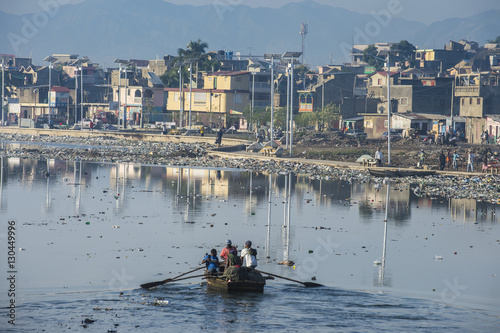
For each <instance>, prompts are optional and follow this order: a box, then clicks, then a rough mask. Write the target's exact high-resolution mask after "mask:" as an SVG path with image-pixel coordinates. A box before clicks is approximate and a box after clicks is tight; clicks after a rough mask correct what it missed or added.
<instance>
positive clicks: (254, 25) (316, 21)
mask: <svg viewBox="0 0 500 333" xmlns="http://www.w3.org/2000/svg"><path fill="white" fill-rule="evenodd" d="M220 3H225V2H220ZM495 17H496V18H498V17H500V10H491V11H488V12H484V13H481V14H478V15H474V16H471V17H468V18H463V19H462V18H459V19H447V20H443V21H440V22H436V23H433V24H431V25H428V26H427V25H424V24H423V23H419V22H415V21H408V20H404V19H399V18H388V17H384V16H383V15H382V16H376V15H375V16H374V15H362V14H358V13H355V12H352V11H349V10H346V9H342V8H334V7H331V6H327V5H321V4H317V3H311V2H299V3H291V4H288V5H286V6H283V7H281V8H251V7H248V6H245V5H237V6H224V5H218V2H215V3H214V5H211V6H189V5H174V4H171V3H167V2H164V1H162V0H149V1H147V2H138V1H134V0H108V1H101V0H87V1H84V2H82V3H79V4H76V5H65V6H61V7H58V8H52V9H50V10H48V11H45V12H41V13H37V14H33V15H31V14H30V15H23V16H18V15H11V14H6V13H4V12H0V22H2V31H3V33H2V34H1V36H0V45H2V46H3V47H2V49H1V50H0V53H6V54H16V55H18V56H26V57H27V56H30V54H31V55H32V57H33V59H34V61H35V62H36V63H38V64H43V61H42V59H43V58H44V57H46V56H47V55H49V54H52V53H72V54H79V55H80V56H83V55H87V56H88V57H89V58H90V59H91V60H92V61H94V62H99V63H100V64H101V65H103V66H114V64H113V63H112V61H113V59H115V58H135V59H154V58H156V56H157V55H158V56H159V57H162V56H163V54H166V53H167V54H176V50H177V49H178V48H180V47H182V48H184V47H185V46H186V44H187V43H188V42H189V41H190V40H197V39H198V38H200V39H202V40H203V41H206V42H207V43H208V44H209V50H217V49H229V50H233V51H235V52H241V54H244V55H245V54H249V53H250V52H251V54H254V55H257V54H263V53H264V52H266V53H270V52H272V53H282V52H284V51H301V36H300V35H299V31H300V23H302V22H307V23H308V24H309V34H308V35H307V37H306V52H305V59H306V62H307V63H310V64H312V65H322V64H327V63H329V59H330V54H332V57H333V58H334V62H335V63H341V62H345V61H347V60H348V52H349V49H350V47H351V46H352V44H353V42H354V43H375V42H398V41H400V40H402V39H406V40H408V41H410V42H411V43H412V44H414V45H417V46H419V47H420V48H423V47H425V48H432V47H435V48H442V47H443V45H444V44H446V43H447V42H448V41H449V40H450V39H453V40H459V39H463V38H469V39H470V40H474V41H477V42H478V43H480V44H483V43H485V42H486V40H488V39H491V38H495V37H496V36H497V35H500V20H498V19H495Z"/></svg>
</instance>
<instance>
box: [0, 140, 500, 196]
mask: <svg viewBox="0 0 500 333" xmlns="http://www.w3.org/2000/svg"><path fill="white" fill-rule="evenodd" d="M0 141H1V142H2V143H3V144H2V146H1V150H0V155H1V156H3V157H21V158H27V159H39V160H46V159H61V160H80V159H81V160H85V161H91V162H109V163H113V162H119V163H121V162H124V163H140V164H148V165H165V166H180V167H182V166H185V167H199V168H221V169H239V170H249V171H259V172H268V173H277V174H283V173H289V172H291V173H294V174H301V175H307V176H309V177H311V178H314V179H341V180H344V181H348V182H352V181H361V182H374V183H377V182H381V181H383V179H381V178H375V177H372V176H370V175H369V173H368V172H367V171H365V170H352V169H349V168H336V167H333V166H328V165H320V164H310V163H299V162H294V161H290V160H287V159H283V160H280V159H267V160H261V159H253V158H222V157H214V156H211V155H208V154H207V152H208V150H210V149H212V148H214V147H215V146H214V145H212V144H207V143H160V142H144V141H133V140H123V139H114V138H106V137H104V136H102V137H92V138H78V137H76V138H75V137H52V136H32V135H21V134H1V135H0ZM5 143H9V145H5ZM26 143H32V144H29V145H28V144H26ZM36 143H39V144H36ZM330 149H331V148H330ZM392 182H393V183H401V184H408V185H409V186H410V188H411V190H412V191H413V192H414V193H415V194H416V195H418V196H421V197H443V198H467V199H476V200H479V201H487V202H491V203H498V204H500V200H499V198H500V176H498V175H486V174H485V175H481V176H478V175H474V176H470V175H467V174H461V175H453V176H450V175H434V176H426V177H404V178H397V179H394V180H392Z"/></svg>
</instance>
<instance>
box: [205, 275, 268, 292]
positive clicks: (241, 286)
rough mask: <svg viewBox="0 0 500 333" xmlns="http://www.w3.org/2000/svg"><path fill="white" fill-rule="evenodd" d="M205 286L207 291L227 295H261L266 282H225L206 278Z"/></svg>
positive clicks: (215, 278)
mask: <svg viewBox="0 0 500 333" xmlns="http://www.w3.org/2000/svg"><path fill="white" fill-rule="evenodd" d="M206 280H207V286H208V289H209V290H215V291H222V292H227V293H234V292H251V293H263V292H264V286H265V285H266V282H265V281H264V282H258V281H250V280H240V281H227V280H225V279H224V278H221V277H218V276H210V275H207V276H206Z"/></svg>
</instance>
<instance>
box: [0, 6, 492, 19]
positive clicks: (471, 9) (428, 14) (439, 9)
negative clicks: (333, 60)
mask: <svg viewBox="0 0 500 333" xmlns="http://www.w3.org/2000/svg"><path fill="white" fill-rule="evenodd" d="M82 1H86V0H0V10H2V11H4V12H7V13H13V14H28V13H33V12H36V11H40V10H42V7H41V5H40V4H41V3H48V2H58V3H60V4H64V3H78V2H82ZM101 1H106V0H101ZM137 1H140V0H137ZM147 1H148V0H142V2H143V3H147ZM298 1H312V0H167V2H171V3H175V4H189V5H214V6H215V5H218V4H219V5H239V4H244V5H248V6H252V7H281V6H283V5H284V4H287V3H290V2H298ZM314 1H316V2H318V3H321V4H326V5H331V6H333V7H342V8H346V9H349V10H352V11H355V12H358V13H365V14H368V13H370V12H372V11H375V12H378V11H381V10H384V9H386V8H387V7H388V6H389V4H390V3H398V4H399V6H401V8H402V11H401V13H400V14H399V17H401V18H405V19H410V20H414V21H420V22H423V23H432V22H435V21H439V20H442V19H446V18H450V17H466V16H471V15H474V14H477V13H480V12H484V11H487V10H489V9H500V1H499V0H473V1H471V0H314Z"/></svg>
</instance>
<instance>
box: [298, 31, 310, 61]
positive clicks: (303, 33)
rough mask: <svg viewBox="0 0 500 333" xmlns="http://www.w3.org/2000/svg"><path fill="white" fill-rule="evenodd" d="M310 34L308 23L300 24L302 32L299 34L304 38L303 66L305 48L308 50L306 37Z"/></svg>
mask: <svg viewBox="0 0 500 333" xmlns="http://www.w3.org/2000/svg"><path fill="white" fill-rule="evenodd" d="M307 33H308V25H307V23H301V24H300V32H299V34H300V35H301V36H302V64H305V62H306V61H305V59H306V57H305V54H306V52H305V48H306V35H307Z"/></svg>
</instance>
